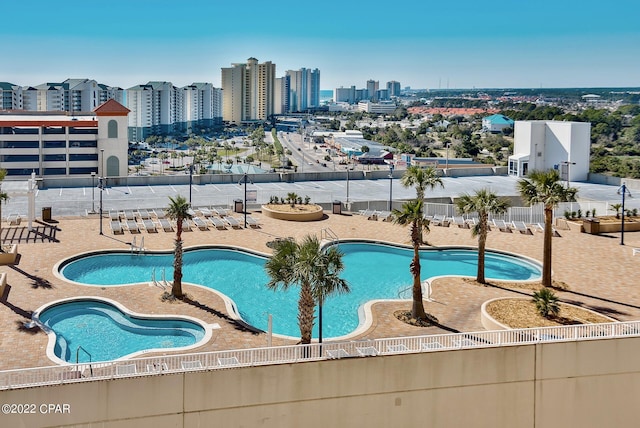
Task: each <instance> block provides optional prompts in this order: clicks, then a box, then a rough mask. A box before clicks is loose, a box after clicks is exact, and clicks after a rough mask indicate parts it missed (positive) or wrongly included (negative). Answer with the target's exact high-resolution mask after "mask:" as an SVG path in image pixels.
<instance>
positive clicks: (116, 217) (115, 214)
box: [109, 211, 120, 221]
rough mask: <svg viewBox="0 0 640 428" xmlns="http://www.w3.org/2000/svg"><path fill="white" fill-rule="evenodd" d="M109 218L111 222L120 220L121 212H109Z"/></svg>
mask: <svg viewBox="0 0 640 428" xmlns="http://www.w3.org/2000/svg"><path fill="white" fill-rule="evenodd" d="M109 218H110V219H111V221H113V220H120V212H118V211H109Z"/></svg>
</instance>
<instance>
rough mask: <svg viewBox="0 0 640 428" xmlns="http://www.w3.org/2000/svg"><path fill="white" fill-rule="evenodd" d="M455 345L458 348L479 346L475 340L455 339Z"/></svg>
mask: <svg viewBox="0 0 640 428" xmlns="http://www.w3.org/2000/svg"><path fill="white" fill-rule="evenodd" d="M453 344H454V346H457V347H458V348H467V347H470V346H478V343H476V342H474V341H473V340H470V339H467V338H463V339H454V340H453Z"/></svg>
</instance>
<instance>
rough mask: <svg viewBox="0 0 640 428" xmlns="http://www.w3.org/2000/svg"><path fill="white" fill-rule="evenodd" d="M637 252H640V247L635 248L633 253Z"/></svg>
mask: <svg viewBox="0 0 640 428" xmlns="http://www.w3.org/2000/svg"><path fill="white" fill-rule="evenodd" d="M636 254H640V248H634V249H633V255H634V256H635V255H636Z"/></svg>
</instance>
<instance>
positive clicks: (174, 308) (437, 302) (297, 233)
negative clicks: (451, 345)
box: [0, 212, 640, 370]
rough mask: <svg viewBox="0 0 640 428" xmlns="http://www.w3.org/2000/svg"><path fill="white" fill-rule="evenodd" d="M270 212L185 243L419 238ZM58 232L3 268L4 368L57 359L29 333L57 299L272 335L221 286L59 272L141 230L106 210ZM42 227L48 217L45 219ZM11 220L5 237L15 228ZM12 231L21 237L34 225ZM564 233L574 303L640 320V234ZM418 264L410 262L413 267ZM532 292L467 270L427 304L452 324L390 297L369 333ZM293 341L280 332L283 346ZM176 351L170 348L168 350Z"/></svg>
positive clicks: (351, 219) (537, 245)
mask: <svg viewBox="0 0 640 428" xmlns="http://www.w3.org/2000/svg"><path fill="white" fill-rule="evenodd" d="M251 214H252V215H253V216H254V217H257V218H259V219H260V220H261V222H262V223H263V224H262V227H261V228H259V229H240V230H224V231H221V230H208V231H199V230H194V231H192V232H185V233H184V234H183V239H184V241H185V246H186V247H188V246H194V245H202V244H226V245H235V246H239V247H244V248H248V249H253V250H257V251H261V252H265V253H269V252H270V251H271V250H270V249H269V248H268V247H267V246H266V243H267V242H269V241H271V240H273V239H274V238H276V237H287V236H292V237H295V238H301V237H303V236H304V235H305V234H308V233H312V234H317V235H319V234H320V232H321V230H322V229H324V228H330V229H331V230H332V231H333V232H334V233H335V234H336V235H337V236H338V237H340V238H368V239H377V240H382V241H390V242H397V243H404V244H408V243H409V234H408V229H406V228H402V227H400V226H397V225H394V224H392V223H385V222H382V221H368V220H366V219H365V218H363V217H361V216H357V215H353V216H352V215H348V214H343V215H333V214H328V215H326V216H325V219H323V220H322V221H317V222H310V223H295V222H285V221H279V220H273V219H270V218H266V217H264V216H262V215H261V213H259V212H252V213H251ZM56 220H57V221H58V222H57V223H55V224H54V226H56V229H55V230H51V229H50V228H44V227H42V229H39V230H40V231H41V232H42V233H43V234H45V235H46V234H51V235H54V239H51V240H49V239H44V240H37V241H35V242H34V240H29V241H28V242H26V240H22V241H21V242H20V244H19V252H20V260H19V264H17V265H16V266H13V267H9V266H0V272H7V274H8V284H9V286H8V287H7V289H8V290H7V291H6V292H5V294H4V296H2V298H1V300H0V323H1V325H3V326H4V328H5V331H4V332H3V334H2V335H0V350H1V351H2V352H1V355H2V358H0V370H6V369H14V368H23V367H37V366H46V365H51V364H52V362H51V361H50V360H49V359H48V358H47V357H46V354H45V348H46V345H47V337H46V335H45V334H44V333H42V332H41V331H39V330H38V331H25V330H24V329H23V328H22V323H23V322H24V321H27V320H29V319H30V316H31V312H32V311H34V310H35V309H37V308H38V307H40V306H42V305H43V304H45V303H47V302H51V301H54V300H56V299H62V298H67V297H72V296H80V295H83V296H101V297H106V298H110V299H114V300H117V301H119V302H120V303H122V304H123V305H125V306H126V307H127V308H129V309H130V310H133V311H135V312H138V313H148V314H186V315H190V316H193V317H196V318H199V319H201V320H203V321H205V322H207V323H218V324H220V326H221V329H219V330H215V331H214V335H213V337H212V339H211V340H210V341H209V342H208V343H207V344H205V345H204V346H201V347H199V348H197V349H196V351H213V350H222V349H237V348H249V347H261V346H266V344H267V336H266V334H263V333H260V334H256V333H253V332H250V331H247V330H246V329H245V328H243V327H242V326H241V325H239V324H238V323H236V322H235V321H234V320H233V319H231V318H229V317H228V315H227V313H226V311H225V307H224V304H223V302H222V300H221V299H220V298H219V297H218V296H217V295H216V294H215V293H213V292H211V291H208V290H206V289H202V288H199V287H192V286H188V285H187V286H185V288H184V289H185V292H186V293H187V294H189V295H190V296H191V298H192V300H193V301H194V302H196V303H194V304H189V303H184V302H179V303H165V302H162V301H161V300H160V295H161V290H160V289H158V288H156V287H150V286H146V285H138V286H128V287H111V288H109V287H106V288H98V287H84V286H78V285H73V284H69V283H67V282H65V281H62V280H60V279H58V278H57V277H55V276H54V275H53V273H52V268H53V266H54V265H55V264H56V263H57V262H59V261H60V260H62V259H64V258H66V257H69V256H72V255H74V254H78V253H82V252H85V251H93V250H99V249H106V248H116V249H126V248H128V245H127V243H128V242H130V241H131V240H132V237H133V235H131V234H129V233H128V232H125V234H124V235H112V234H111V232H110V230H109V226H108V219H105V220H104V231H105V235H104V236H100V235H99V233H98V230H99V223H98V218H97V217H96V216H94V217H91V218H86V217H69V218H56ZM39 226H42V225H39ZM6 227H7V226H6V223H4V224H3V232H2V233H3V236H6V235H5V233H6V231H5V230H4V229H5V228H6ZM23 227H25V226H24V225H23V224H21V225H19V226H18V227H15V226H13V227H12V228H16V229H18V230H15V231H14V230H11V231H9V232H11V233H12V234H13V236H22V235H24V234H25V233H26V232H25V231H24V230H20V229H21V228H23ZM561 234H562V237H559V238H554V239H553V260H554V265H553V269H554V279H555V280H556V281H562V282H564V283H566V284H567V285H568V286H569V287H570V291H568V292H562V293H560V296H561V298H562V299H563V300H565V301H571V302H573V303H577V304H581V305H583V306H586V307H589V308H593V309H596V310H600V311H602V312H605V313H607V314H608V315H610V316H613V317H614V318H616V319H619V320H635V319H640V290H639V287H638V279H637V278H638V274H640V256H632V248H633V247H640V233H638V232H636V233H629V232H627V233H626V234H625V243H626V245H625V246H621V245H620V236H619V234H609V235H606V236H603V235H601V236H593V235H589V234H585V233H579V232H578V231H575V230H563V231H561ZM137 236H138V241H139V240H140V236H144V238H145V246H146V247H147V248H149V249H158V250H161V249H162V250H166V249H170V248H172V246H173V238H174V234H173V233H165V232H162V231H160V232H158V233H155V234H153V233H146V232H143V233H142V234H140V235H137ZM428 241H429V244H431V245H436V246H447V245H469V246H475V245H476V240H475V239H474V238H472V237H471V233H470V231H469V230H468V229H460V228H458V227H456V226H451V227H448V228H444V227H438V226H432V230H431V233H430V234H429V235H428ZM488 247H489V248H493V249H500V250H505V251H512V252H515V253H519V254H522V255H525V256H528V257H531V258H534V259H537V260H541V259H542V233H539V232H537V233H535V234H534V235H522V234H520V233H503V232H499V231H492V232H490V234H489V237H488ZM407 269H408V267H407ZM522 292H527V291H526V290H507V289H501V288H496V287H483V286H478V285H476V284H475V283H473V282H469V281H465V280H463V279H460V278H448V279H440V280H437V281H435V282H434V284H433V295H432V297H433V301H432V302H425V305H426V309H427V311H428V312H430V313H432V314H433V315H435V316H436V317H437V318H438V320H439V321H440V323H441V324H442V326H444V329H441V328H438V327H427V328H420V327H413V326H409V325H406V324H404V323H401V322H399V321H398V320H396V319H395V317H394V316H393V312H394V311H395V310H398V309H408V308H409V307H410V303H409V302H406V301H405V302H386V303H378V304H376V305H374V308H373V311H374V322H373V325H372V326H371V328H370V329H369V330H368V331H367V332H365V333H364V334H362V335H360V337H359V338H378V337H394V336H404V335H421V334H437V333H446V332H449V331H477V330H482V326H481V323H480V305H481V304H482V303H483V302H484V301H486V300H488V299H491V298H493V297H498V296H516V295H518V293H522ZM284 343H291V342H287V341H286V340H284V339H280V338H274V344H275V345H278V344H284ZM167 354H170V352H167Z"/></svg>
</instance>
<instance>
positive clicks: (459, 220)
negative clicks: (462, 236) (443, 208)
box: [451, 216, 469, 229]
mask: <svg viewBox="0 0 640 428" xmlns="http://www.w3.org/2000/svg"><path fill="white" fill-rule="evenodd" d="M451 222H452V223H453V224H455V225H456V226H458V227H459V228H462V229H469V223H467V222H466V220H465V219H464V217H462V216H459V217H452V219H451Z"/></svg>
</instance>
